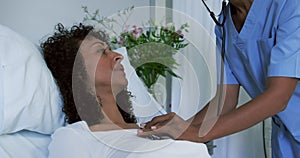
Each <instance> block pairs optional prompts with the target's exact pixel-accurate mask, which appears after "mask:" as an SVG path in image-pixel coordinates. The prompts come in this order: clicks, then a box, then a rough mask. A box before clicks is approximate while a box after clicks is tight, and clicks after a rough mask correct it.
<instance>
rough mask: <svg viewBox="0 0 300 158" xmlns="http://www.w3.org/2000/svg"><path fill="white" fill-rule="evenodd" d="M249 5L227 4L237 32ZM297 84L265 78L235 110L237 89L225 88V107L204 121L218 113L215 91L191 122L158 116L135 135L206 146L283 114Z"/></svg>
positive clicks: (247, 1) (233, 0) (234, 0)
mask: <svg viewBox="0 0 300 158" xmlns="http://www.w3.org/2000/svg"><path fill="white" fill-rule="evenodd" d="M252 2H253V1H252V0H229V3H230V5H231V13H232V15H231V16H232V17H231V18H232V20H233V23H234V25H235V28H236V30H237V31H238V32H240V31H241V29H242V27H243V25H244V22H245V20H246V17H247V14H248V12H249V9H250V7H251V5H252ZM298 81H299V80H298V79H297V78H291V77H268V78H267V81H266V89H265V91H264V92H263V93H261V94H260V95H258V96H257V97H256V98H254V99H252V100H251V101H249V102H247V103H245V104H244V105H243V106H240V107H238V108H236V107H237V103H238V94H239V89H240V85H238V84H228V85H226V86H225V87H224V91H225V92H223V94H225V97H224V98H225V99H224V105H223V109H222V112H221V114H220V115H219V116H211V117H210V118H208V119H205V121H203V120H204V117H205V115H206V113H207V112H208V109H209V108H208V107H209V106H214V107H215V108H212V109H217V106H218V105H217V99H218V94H220V91H219V88H217V95H216V97H215V98H213V99H212V100H211V102H210V103H209V104H207V105H206V106H205V107H204V108H203V109H202V110H201V111H199V112H198V113H197V114H196V115H195V116H193V117H192V118H190V119H188V120H183V119H182V118H180V117H179V116H178V115H176V114H175V113H169V114H166V115H162V116H158V117H155V118H153V119H152V120H151V121H150V122H147V123H145V124H143V126H144V128H143V129H139V130H138V135H139V136H142V137H144V136H148V135H152V134H154V135H159V136H160V135H168V136H170V137H172V138H174V139H177V140H189V141H193V142H207V141H210V140H213V139H216V138H220V137H223V136H227V135H230V134H233V133H236V132H239V131H242V130H244V129H247V128H250V127H251V126H253V125H255V124H257V123H259V122H261V121H263V120H265V119H266V118H268V117H270V116H273V115H275V114H277V113H279V112H281V111H283V110H284V109H285V108H286V106H287V104H288V101H289V99H290V98H291V96H292V94H293V92H294V90H295V88H296V85H297V82H298ZM274 98H276V99H274ZM200 127H201V128H200ZM206 127H211V128H207V129H209V130H208V131H206V130H205V128H206Z"/></svg>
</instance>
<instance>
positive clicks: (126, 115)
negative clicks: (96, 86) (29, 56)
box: [41, 23, 136, 126]
mask: <svg viewBox="0 0 300 158" xmlns="http://www.w3.org/2000/svg"><path fill="white" fill-rule="evenodd" d="M87 36H92V37H95V38H97V39H99V40H101V41H103V42H105V43H107V44H108V41H109V39H108V36H107V35H106V34H105V33H104V32H101V31H97V32H95V31H93V27H92V26H85V25H83V24H79V25H74V26H72V27H71V28H70V30H68V29H66V28H65V27H64V26H63V25H62V24H60V23H59V24H57V25H56V27H55V33H54V35H53V36H51V37H49V38H48V39H47V40H46V41H45V42H43V43H41V48H42V50H43V53H44V58H45V61H46V63H47V66H48V68H49V69H50V70H51V72H52V75H53V76H54V78H55V79H56V82H57V84H58V87H59V88H60V92H61V95H62V98H63V108H62V111H63V112H64V113H65V114H66V116H65V121H66V122H68V123H74V122H77V121H81V120H84V121H86V122H87V124H88V125H89V126H90V125H94V124H98V123H100V120H101V119H102V118H104V116H103V114H102V112H101V107H100V105H99V102H98V101H97V97H96V96H95V95H93V94H92V93H91V91H90V88H88V87H90V86H89V85H87V83H88V82H86V81H87V80H88V76H87V72H86V70H85V65H84V59H83V57H82V56H81V53H77V52H78V50H79V47H80V44H81V42H82V41H83V40H84V39H85V38H86V37H87ZM76 55H77V57H76ZM75 62H76V64H74V63H75ZM73 70H76V71H73ZM129 98H130V93H129V92H128V91H126V90H123V91H122V92H120V93H119V94H118V95H117V100H118V99H121V100H122V101H121V104H122V105H121V106H122V108H120V105H118V108H119V111H120V113H121V114H122V116H123V119H124V121H125V122H127V123H135V122H136V118H135V116H134V115H133V114H132V106H131V102H130V99H129ZM118 103H120V101H118Z"/></svg>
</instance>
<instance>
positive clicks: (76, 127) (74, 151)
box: [48, 121, 90, 158]
mask: <svg viewBox="0 0 300 158" xmlns="http://www.w3.org/2000/svg"><path fill="white" fill-rule="evenodd" d="M89 133H90V132H89V128H88V126H87V124H86V123H85V122H83V121H80V122H76V123H73V124H69V125H66V126H64V127H60V128H58V129H57V130H56V131H55V132H54V133H53V134H52V135H51V142H50V144H49V146H48V150H49V158H52V157H53V158H55V157H89V154H90V153H89V149H90V146H89V144H90V139H89V137H90V136H89Z"/></svg>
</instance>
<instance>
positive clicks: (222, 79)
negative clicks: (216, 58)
mask: <svg viewBox="0 0 300 158" xmlns="http://www.w3.org/2000/svg"><path fill="white" fill-rule="evenodd" d="M202 2H203V4H204V6H205V8H206V9H207V11H208V12H209V15H210V17H211V18H212V20H213V21H214V22H215V24H216V25H217V26H219V27H221V28H222V46H221V57H222V61H221V69H220V71H221V72H220V94H219V98H218V99H219V100H218V113H217V116H219V115H220V114H221V109H222V95H223V88H224V87H223V83H224V57H225V38H226V32H225V27H224V24H225V20H226V3H227V2H226V1H225V0H223V2H222V10H221V12H220V14H218V15H216V14H215V13H214V12H212V11H211V10H210V9H209V7H208V6H207V4H206V3H205V0H202ZM220 15H223V19H222V21H221V22H219V21H218V20H217V18H216V17H218V16H220Z"/></svg>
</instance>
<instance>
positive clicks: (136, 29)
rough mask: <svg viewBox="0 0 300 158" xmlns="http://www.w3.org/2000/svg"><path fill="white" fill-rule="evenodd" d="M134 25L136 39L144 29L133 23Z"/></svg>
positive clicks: (133, 33) (133, 32)
mask: <svg viewBox="0 0 300 158" xmlns="http://www.w3.org/2000/svg"><path fill="white" fill-rule="evenodd" d="M132 27H133V31H132V35H133V37H134V38H135V39H138V38H139V37H140V36H141V35H142V33H143V29H142V28H140V27H137V26H136V25H133V26H132Z"/></svg>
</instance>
